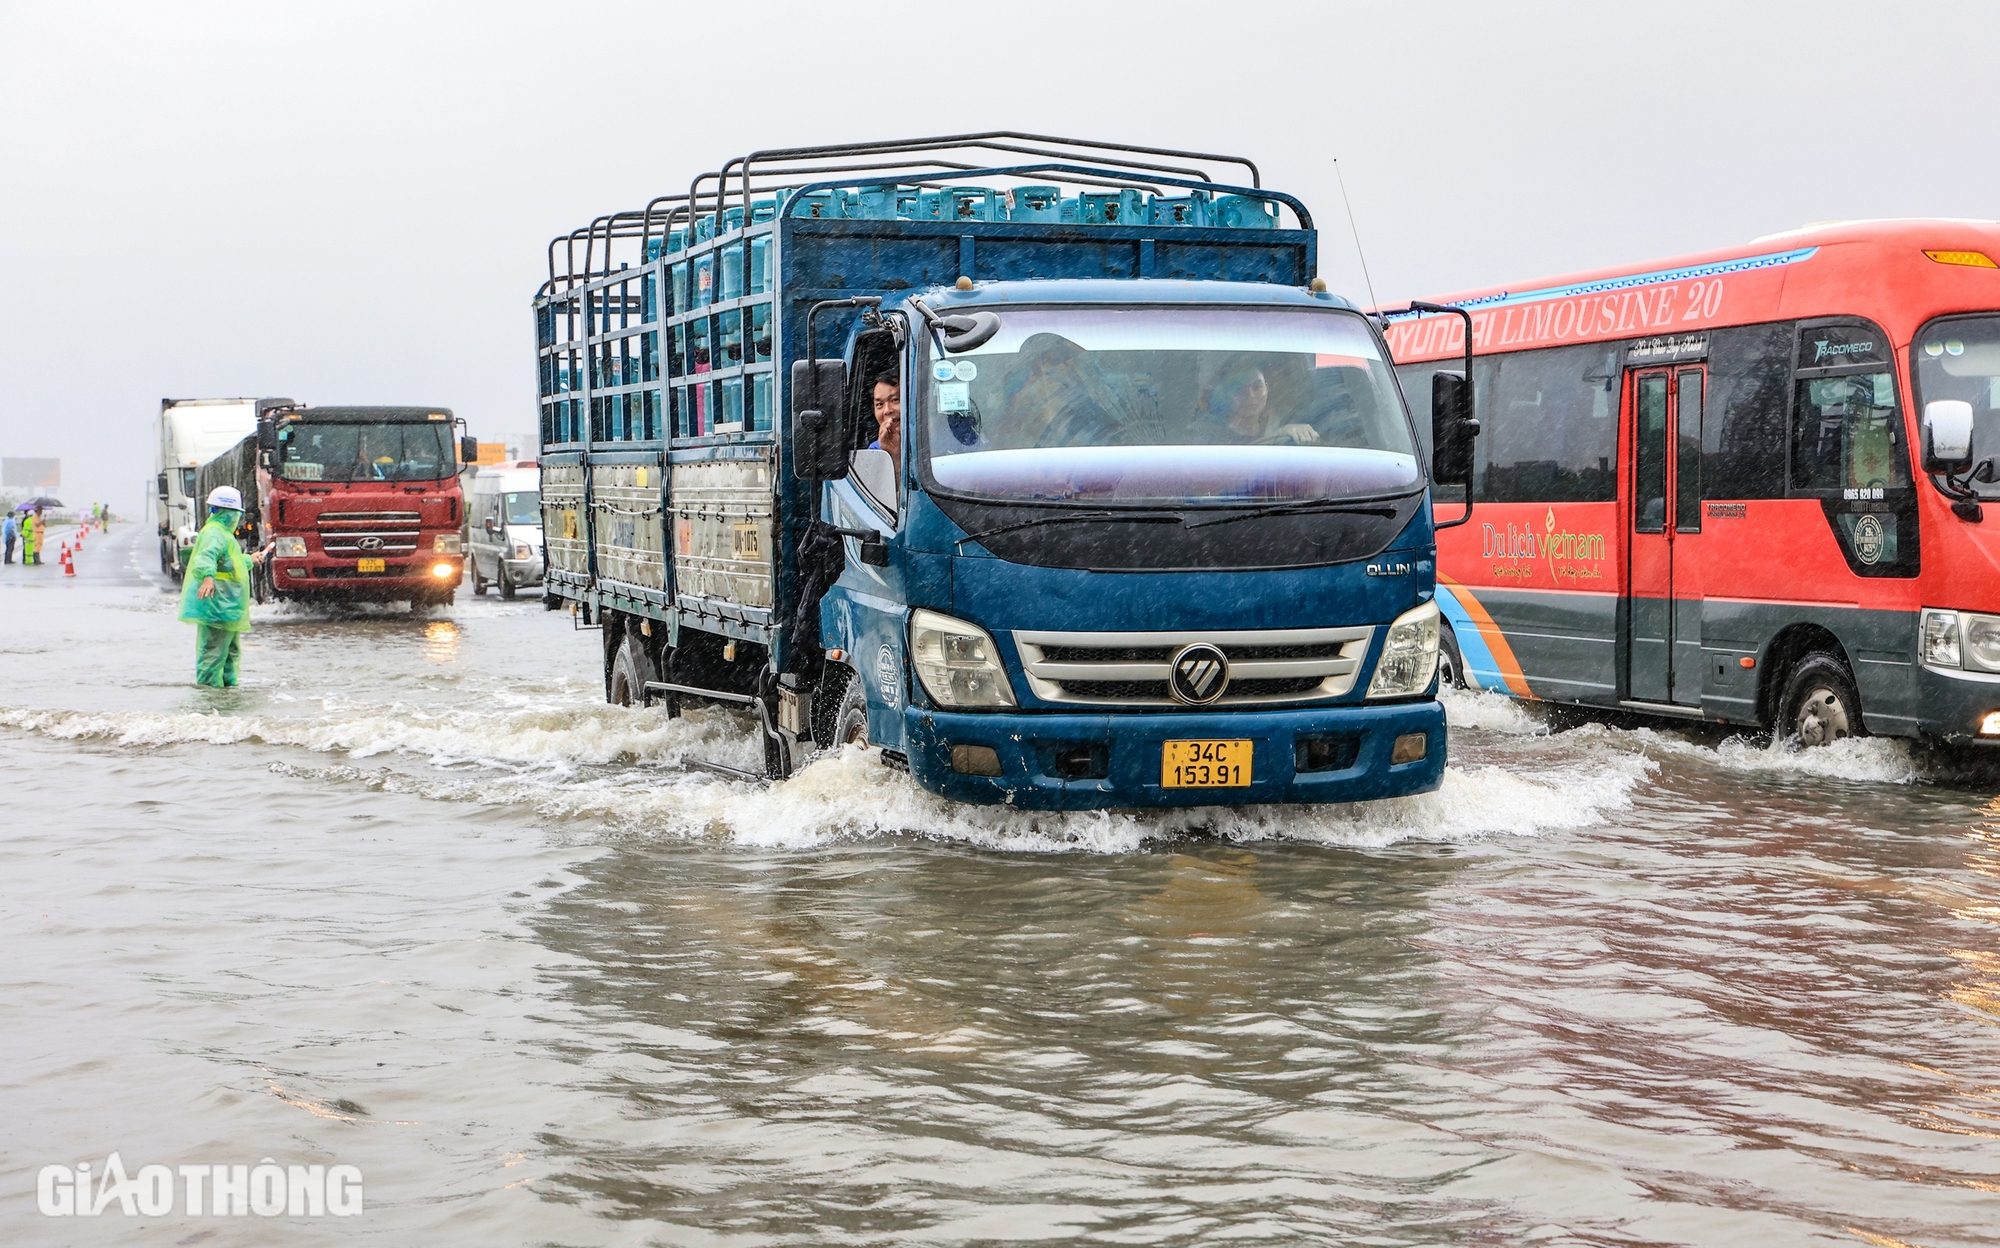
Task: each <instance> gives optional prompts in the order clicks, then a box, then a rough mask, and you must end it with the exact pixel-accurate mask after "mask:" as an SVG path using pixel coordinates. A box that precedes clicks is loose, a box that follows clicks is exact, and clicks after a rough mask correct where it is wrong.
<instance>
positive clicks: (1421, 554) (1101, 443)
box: [794, 281, 1444, 808]
mask: <svg viewBox="0 0 2000 1248" xmlns="http://www.w3.org/2000/svg"><path fill="white" fill-rule="evenodd" d="M967 285H968V286H969V289H959V288H958V287H956V286H954V287H949V288H941V289H935V290H930V291H925V292H923V293H921V294H920V295H918V296H916V297H915V298H914V299H911V300H905V301H902V302H901V303H900V304H896V305H889V304H886V302H885V308H886V309H887V310H886V311H878V319H879V321H880V324H879V325H877V326H874V327H864V328H863V329H861V330H860V331H859V332H857V333H856V334H855V336H854V338H853V341H852V344H851V346H850V349H849V351H848V354H847V356H846V358H845V359H844V361H843V364H844V365H845V367H844V369H843V372H844V373H845V375H846V377H845V378H843V379H842V384H843V390H844V393H843V394H842V396H841V402H842V403H843V404H844V408H845V410H844V411H843V413H842V417H843V418H842V419H841V420H838V421H824V420H822V421H817V422H813V423H814V424H815V425H816V426H819V427H823V428H826V429H828V430H829V431H831V433H832V436H833V437H834V438H836V439H838V440H840V441H842V442H845V443H849V444H850V445H848V446H847V448H846V460H847V463H846V465H845V467H846V471H845V472H839V471H838V469H839V465H838V463H837V462H835V463H834V468H835V474H836V475H833V476H832V477H831V479H828V480H826V481H824V482H823V484H822V498H823V506H822V518H823V520H824V521H825V522H826V523H827V524H829V525H831V526H832V527H834V528H836V529H839V530H842V537H841V540H842V541H843V542H844V543H845V544H846V546H847V547H848V550H847V552H846V555H847V557H846V558H845V559H844V561H843V570H842V572H841V575H840V577H839V579H838V581H837V582H836V583H835V584H834V585H833V586H832V587H831V589H830V590H829V591H828V592H827V594H826V596H825V599H824V601H823V602H822V605H821V621H820V632H821V639H822V641H823V642H824V643H825V645H826V646H827V647H828V652H829V654H831V653H834V652H838V653H839V654H840V655H841V656H842V657H841V660H840V662H841V663H842V664H843V665H844V666H845V667H846V668H847V669H848V670H849V671H850V672H851V673H852V674H851V675H849V676H845V677H837V678H836V681H835V682H829V685H830V684H832V683H844V688H843V689H842V692H841V700H842V701H843V703H844V704H845V705H846V706H847V707H848V708H849V712H850V713H849V717H848V719H847V722H846V723H845V724H836V725H834V726H833V731H832V732H831V733H830V734H828V735H830V736H831V737H832V738H834V739H835V740H842V739H847V740H851V739H860V738H865V739H866V740H867V741H868V742H870V743H871V744H874V745H878V746H880V747H882V748H883V749H885V750H887V751H890V752H891V753H892V754H894V755H896V756H899V757H900V759H901V760H903V761H905V762H906V763H907V765H908V766H909V768H910V769H911V771H912V773H913V774H914V775H916V777H917V778H918V779H919V780H920V782H922V783H923V784H924V785H925V787H927V788H931V789H934V790H936V791H938V792H941V793H945V794H947V795H950V796H953V797H958V798H962V799H965V800H971V801H985V802H1005V803H1008V804H1012V805H1017V806H1030V807H1043V806H1047V807H1061V808H1077V807H1086V806H1155V805H1193V804H1210V803H1213V802H1215V801H1216V800H1217V798H1218V790H1222V791H1223V793H1222V794H1221V795H1222V796H1225V797H1227V798H1228V799H1230V800H1233V801H1259V802H1267V801H1331V800H1339V801H1349V800H1358V799H1364V798H1370V797H1379V796H1387V795H1390V794H1392V793H1396V792H1409V791H1412V789H1413V788H1422V787H1429V786H1430V785H1434V784H1435V783H1436V782H1437V778H1438V775H1439V773H1440V769H1441V767H1442V762H1443V756H1444V732H1443V717H1442V712H1441V709H1440V707H1439V705H1438V703H1437V702H1436V700H1435V697H1434V695H1433V691H1432V680H1433V675H1432V668H1433V665H1434V655H1435V648H1436V634H1437V627H1438V625H1437V609H1436V607H1435V605H1434V603H1433V601H1432V592H1431V581H1430V574H1431V572H1432V568H1433V556H1432V548H1431V541H1432V538H1431V532H1430V525H1429V517H1428V514H1427V508H1426V496H1425V485H1426V481H1425V476H1424V470H1423V466H1422V463H1421V461H1420V459H1419V455H1418V451H1417V445H1416V439H1415V436H1414V432H1413V428H1412V425H1411V421H1410V419H1409V416H1408V413H1407V411H1406V409H1405V406H1404V403H1403V400H1402V395H1401V392H1400V391H1399V390H1398V389H1397V386H1396V383H1395V380H1394V377H1393V374H1392V372H1391V369H1390V365H1389V362H1388V358H1389V357H1388V352H1387V350H1386V348H1385V346H1384V344H1383V343H1382V340H1381V337H1380V334H1379V333H1378V332H1377V330H1376V328H1375V326H1374V324H1373V323H1372V322H1371V321H1369V320H1368V319H1367V318H1366V317H1364V316H1362V315H1361V314H1360V313H1359V312H1358V311H1357V310H1356V309H1355V308H1354V307H1353V305H1351V304H1349V303H1347V302H1346V301H1345V300H1341V299H1338V298H1336V297H1334V296H1331V295H1329V294H1326V293H1324V292H1313V291H1311V290H1308V289H1285V290H1281V291H1274V290H1273V289H1272V288H1271V287H1270V286H1269V285H1266V284H1261V283H1244V282H1204V281H1162V282H1129V281H1022V282H999V283H993V284H990V285H989V284H980V283H968V284H967ZM954 322H970V323H972V324H973V325H975V326H977V327H978V328H977V329H975V330H973V331H972V334H971V335H966V336H974V335H977V334H981V333H984V334H986V335H987V336H986V337H985V338H984V340H983V341H981V342H979V343H977V344H976V345H963V346H961V345H960V343H959V342H958V341H955V340H954V337H953V335H952V334H950V333H948V332H947V333H935V332H930V325H931V324H932V323H943V324H946V325H950V324H952V323H954ZM954 348H957V349H954ZM847 379H851V381H848V380H847ZM799 390H800V388H799V387H795V390H794V393H795V395H797V394H798V393H799ZM822 397H825V396H824V395H822ZM795 401H798V400H796V399H795ZM892 404H893V405H894V406H895V408H896V409H897V410H895V411H893V412H892V411H890V410H889V408H890V405H892ZM885 430H887V432H886V433H885ZM795 436H796V435H795ZM885 437H886V438H888V439H890V441H889V444H888V445H886V446H885V445H884V438H885ZM815 450H816V448H813V447H810V446H808V447H796V446H795V458H794V464H795V465H806V464H811V463H813V462H814V460H815V458H816V455H815ZM817 458H818V459H819V460H820V462H830V461H833V459H834V457H831V456H825V455H818V456H817ZM864 535H865V536H864ZM864 547H870V548H872V550H871V551H870V552H868V553H871V554H872V555H873V557H872V558H868V557H864V549H863V548H864ZM1385 625H1386V627H1385ZM1412 656H1415V657H1414V658H1413V657H1412ZM821 696H822V697H824V696H826V695H821ZM856 710H859V712H860V713H859V714H856V713H855V711H856Z"/></svg>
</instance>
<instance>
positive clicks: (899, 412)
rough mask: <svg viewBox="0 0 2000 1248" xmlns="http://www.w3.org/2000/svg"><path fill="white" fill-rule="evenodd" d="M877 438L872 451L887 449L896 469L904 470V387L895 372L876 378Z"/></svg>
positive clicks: (872, 444)
mask: <svg viewBox="0 0 2000 1248" xmlns="http://www.w3.org/2000/svg"><path fill="white" fill-rule="evenodd" d="M874 398H875V440H874V441H873V442H870V443H869V444H868V449H869V450H871V451H887V452H889V459H890V460H891V462H893V463H894V464H895V465H896V471H897V472H901V471H902V470H903V387H902V385H901V383H899V382H898V381H897V380H896V375H895V374H894V373H889V374H886V375H884V376H881V377H877V378H876V379H875V391H874Z"/></svg>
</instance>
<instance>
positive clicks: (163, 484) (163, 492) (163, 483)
mask: <svg viewBox="0 0 2000 1248" xmlns="http://www.w3.org/2000/svg"><path fill="white" fill-rule="evenodd" d="M159 487H160V497H161V498H163V499H164V498H165V497H166V496H167V474H166V473H164V472H163V473H161V474H160V480H159Z"/></svg>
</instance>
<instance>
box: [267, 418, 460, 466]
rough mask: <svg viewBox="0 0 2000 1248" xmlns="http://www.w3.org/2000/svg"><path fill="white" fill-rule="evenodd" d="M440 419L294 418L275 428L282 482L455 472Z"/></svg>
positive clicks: (448, 444) (445, 431)
mask: <svg viewBox="0 0 2000 1248" xmlns="http://www.w3.org/2000/svg"><path fill="white" fill-rule="evenodd" d="M450 428H451V427H450V425H448V424H447V423H446V422H444V421H409V422H402V423H397V424H379V425H378V424H349V423H345V422H343V423H340V424H334V423H327V424H318V425H316V424H313V423H311V422H309V421H307V422H294V423H290V424H286V425H283V426H281V427H280V428H279V430H278V465H279V467H278V471H279V475H280V476H282V477H284V479H285V480H287V481H439V480H443V479H444V478H446V477H449V476H451V475H452V474H453V473H455V472H457V471H458V462H457V460H456V459H454V458H453V455H452V446H451V443H450V441H448V440H447V438H446V436H445V435H446V434H447V433H449V432H450Z"/></svg>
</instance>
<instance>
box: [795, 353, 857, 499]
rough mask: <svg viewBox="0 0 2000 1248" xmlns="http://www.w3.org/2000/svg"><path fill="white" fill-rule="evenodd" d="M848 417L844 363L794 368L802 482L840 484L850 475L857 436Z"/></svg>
mask: <svg viewBox="0 0 2000 1248" xmlns="http://www.w3.org/2000/svg"><path fill="white" fill-rule="evenodd" d="M815 363H816V364H817V365H818V375H817V376H815V375H814V367H813V366H814V364H815ZM846 413H847V365H846V363H845V362H844V361H841V360H818V361H808V360H800V361H798V362H797V363H795V364H793V365H792V475H793V476H795V477H797V478H798V479H799V480H801V481H838V480H840V479H841V478H842V477H844V476H846V475H847V452H848V451H849V450H850V449H852V448H853V445H854V434H853V431H852V430H851V429H849V428H848V422H847V415H846Z"/></svg>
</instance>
